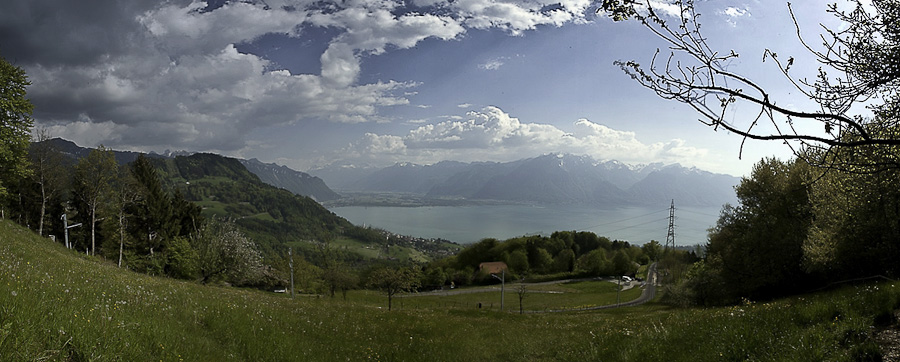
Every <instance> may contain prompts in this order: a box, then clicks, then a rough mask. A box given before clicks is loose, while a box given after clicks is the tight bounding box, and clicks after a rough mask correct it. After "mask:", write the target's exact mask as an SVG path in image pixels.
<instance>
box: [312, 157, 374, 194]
mask: <svg viewBox="0 0 900 362" xmlns="http://www.w3.org/2000/svg"><path fill="white" fill-rule="evenodd" d="M380 169H381V168H379V167H374V166H369V165H353V164H347V163H339V162H338V163H332V164H329V165H326V166H321V167H316V168H313V169H310V170H307V172H308V173H309V174H310V175H313V176H316V177H319V178H321V179H322V180H324V181H325V184H326V185H328V187H331V188H332V189H333V190H337V191H347V190H353V189H354V188H355V187H356V186H357V185H356V183H357V182H359V181H360V180H362V179H364V178H366V177H368V176H369V175H371V174H373V173H375V172H377V171H378V170H380Z"/></svg>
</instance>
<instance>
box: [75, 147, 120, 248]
mask: <svg viewBox="0 0 900 362" xmlns="http://www.w3.org/2000/svg"><path fill="white" fill-rule="evenodd" d="M118 167H119V165H118V164H117V163H116V158H115V155H114V154H113V152H112V150H109V149H107V148H105V147H103V146H100V147H98V148H96V149H93V150H91V152H90V153H89V154H88V156H87V157H85V158H82V159H80V160H78V163H77V164H75V193H76V195H78V200H79V201H80V202H81V204H82V205H83V206H84V208H85V210H86V211H87V215H85V216H86V217H87V218H88V220H87V222H88V224H89V226H90V228H91V255H95V254H96V246H97V222H98V221H100V218H98V217H99V214H100V213H102V211H101V209H102V208H103V206H105V205H106V204H107V202H108V200H109V198H110V197H111V196H112V195H111V192H112V189H111V187H112V186H111V183H112V181H113V179H115V177H116V174H117V172H118Z"/></svg>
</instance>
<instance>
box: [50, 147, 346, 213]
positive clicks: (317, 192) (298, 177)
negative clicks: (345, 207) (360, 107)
mask: <svg viewBox="0 0 900 362" xmlns="http://www.w3.org/2000/svg"><path fill="white" fill-rule="evenodd" d="M45 142H47V143H48V144H50V145H51V146H52V147H54V148H55V149H57V150H59V151H60V152H61V153H62V154H64V155H66V156H67V158H68V159H69V160H70V161H72V162H74V161H76V160H78V159H80V158H82V157H86V156H87V155H88V153H90V152H91V149H90V148H86V147H80V146H78V145H77V144H75V143H74V142H72V141H68V140H64V139H62V138H54V139H50V140H47V141H45ZM113 153H114V154H115V158H116V161H117V162H118V163H119V164H120V165H125V164H128V163H130V162H132V161H134V160H135V159H137V157H138V156H139V155H141V154H142V153H140V152H133V151H117V150H114V151H113ZM191 154H192V153H189V152H170V151H166V152H164V153H163V154H157V153H149V154H143V155H145V156H147V157H149V158H154V159H172V158H175V157H177V156H190V155H191ZM239 161H240V162H241V164H243V165H244V167H246V168H247V170H248V171H250V173H252V174H254V175H256V176H257V177H259V179H260V180H261V181H262V182H264V183H267V184H269V185H272V186H275V187H279V188H283V189H286V190H288V191H291V192H293V193H295V194H297V195H302V196H309V197H311V198H313V199H315V200H317V201H319V202H322V201H328V200H334V199H337V198H340V195H338V194H337V193H335V192H334V191H332V190H331V189H330V188H328V186H327V185H325V182H323V181H322V179H320V178H318V177H314V176H311V175H309V174H307V173H304V172H299V171H295V170H292V169H290V168H288V167H286V166H279V165H276V164H274V163H263V162H261V161H259V160H257V159H251V160H239Z"/></svg>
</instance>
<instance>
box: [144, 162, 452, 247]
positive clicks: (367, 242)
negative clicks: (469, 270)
mask: <svg viewBox="0 0 900 362" xmlns="http://www.w3.org/2000/svg"><path fill="white" fill-rule="evenodd" d="M154 163H155V164H156V167H157V168H158V169H159V170H160V171H161V172H160V175H161V177H163V178H164V179H165V180H167V183H168V184H171V185H178V186H177V187H178V189H179V190H180V191H181V192H182V194H183V195H184V197H185V199H187V200H188V201H191V202H194V203H196V204H198V205H200V206H201V207H202V208H203V214H204V215H206V216H211V215H218V216H224V217H230V218H234V219H236V221H237V223H238V225H239V226H241V228H242V229H243V230H244V231H245V232H247V233H248V234H249V235H250V236H251V237H252V238H253V239H254V240H255V241H256V242H257V243H259V244H261V246H263V248H264V249H272V248H279V247H280V246H281V245H285V244H290V245H294V246H300V247H304V248H307V249H311V248H313V245H315V244H316V243H317V242H322V241H330V242H335V243H336V244H338V245H341V246H342V250H345V251H348V252H350V254H349V255H345V257H346V258H350V259H351V260H356V262H360V261H363V260H364V259H370V258H372V257H375V256H377V255H372V254H371V253H370V252H368V251H367V250H369V249H371V247H370V246H371V245H379V246H381V245H392V246H393V247H394V248H395V249H398V250H396V251H395V254H393V255H394V256H395V257H397V256H400V257H401V259H406V258H409V257H410V256H411V255H419V256H420V257H421V258H423V260H430V259H432V258H434V257H441V256H446V255H450V254H452V253H453V251H454V250H456V249H457V248H458V246H457V245H455V244H451V243H448V242H443V241H439V240H424V239H419V238H411V237H405V236H401V235H394V234H390V233H387V232H382V231H379V230H372V229H365V228H362V227H359V226H355V225H353V224H351V223H350V222H349V221H347V220H346V219H344V218H342V217H340V216H337V215H336V214H334V213H333V212H331V211H329V210H328V209H326V208H325V207H324V206H322V205H321V204H319V203H318V202H316V201H315V200H313V199H312V198H309V197H306V196H301V195H296V194H294V193H292V192H290V191H288V190H285V189H282V188H277V187H274V186H271V185H269V184H266V183H264V182H262V180H261V179H260V178H259V177H258V176H256V175H254V174H253V173H251V172H250V171H249V170H248V169H247V168H246V167H244V165H243V163H242V162H241V161H240V160H238V159H234V158H228V157H223V156H219V155H214V154H208V153H197V154H193V155H190V156H177V157H175V158H170V159H156V160H154ZM398 253H399V254H398Z"/></svg>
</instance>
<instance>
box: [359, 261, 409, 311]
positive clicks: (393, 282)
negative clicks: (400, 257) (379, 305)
mask: <svg viewBox="0 0 900 362" xmlns="http://www.w3.org/2000/svg"><path fill="white" fill-rule="evenodd" d="M419 280H421V278H420V276H419V273H418V272H417V271H416V270H414V269H411V268H406V267H404V268H390V267H385V268H380V269H376V270H375V271H373V272H372V273H371V274H369V282H368V285H369V287H370V288H375V289H378V290H380V291H382V292H384V294H385V295H386V296H387V298H388V310H391V306H392V301H393V299H394V296H395V295H397V293H402V292H411V291H413V290H415V289H416V288H418V287H419Z"/></svg>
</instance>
